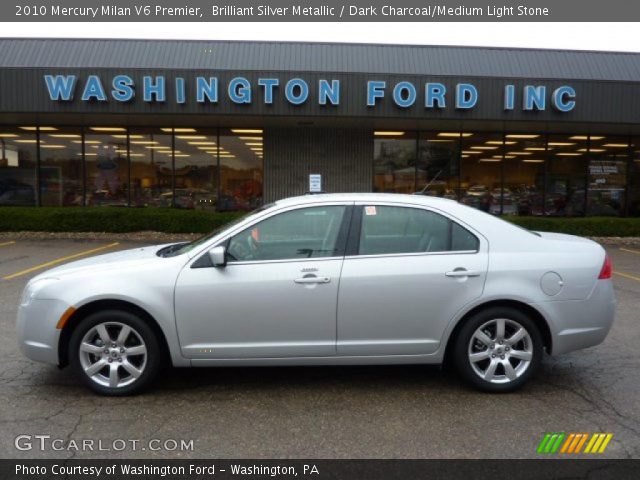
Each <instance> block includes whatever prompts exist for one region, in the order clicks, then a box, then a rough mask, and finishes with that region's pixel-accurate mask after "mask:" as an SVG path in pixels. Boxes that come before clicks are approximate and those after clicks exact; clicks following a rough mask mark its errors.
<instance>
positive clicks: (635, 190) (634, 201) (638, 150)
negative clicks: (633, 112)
mask: <svg viewBox="0 0 640 480" xmlns="http://www.w3.org/2000/svg"><path fill="white" fill-rule="evenodd" d="M631 143H632V145H631V148H632V151H633V156H632V158H631V171H630V172H629V215H630V216H633V217H640V137H634V138H633V140H632V142H631Z"/></svg>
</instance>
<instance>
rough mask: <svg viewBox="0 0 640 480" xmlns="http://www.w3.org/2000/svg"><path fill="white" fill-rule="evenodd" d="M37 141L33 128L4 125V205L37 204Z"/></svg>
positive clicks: (0, 134)
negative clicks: (25, 128) (7, 126)
mask: <svg viewBox="0 0 640 480" xmlns="http://www.w3.org/2000/svg"><path fill="white" fill-rule="evenodd" d="M36 142H37V136H36V133H35V131H33V130H24V129H19V128H0V148H1V149H2V150H0V205H5V206H33V205H35V204H36V164H37V156H38V149H37V144H36Z"/></svg>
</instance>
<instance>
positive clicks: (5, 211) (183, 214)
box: [0, 207, 242, 233]
mask: <svg viewBox="0 0 640 480" xmlns="http://www.w3.org/2000/svg"><path fill="white" fill-rule="evenodd" d="M240 215H242V213H241V212H240V213H236V212H225V213H215V212H207V211H203V210H179V209H173V208H125V207H86V208H84V207H64V208H62V207H40V208H32V207H0V232H21V231H31V232H113V233H122V232H139V231H147V230H150V231H156V232H166V233H207V232H210V231H211V230H213V229H214V228H216V227H219V226H220V225H224V224H225V223H228V222H231V221H232V220H235V219H236V218H238V217H239V216H240Z"/></svg>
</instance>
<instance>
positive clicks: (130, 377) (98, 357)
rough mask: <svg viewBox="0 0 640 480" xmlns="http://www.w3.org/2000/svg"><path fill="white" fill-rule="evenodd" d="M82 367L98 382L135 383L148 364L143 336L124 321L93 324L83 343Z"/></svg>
mask: <svg viewBox="0 0 640 480" xmlns="http://www.w3.org/2000/svg"><path fill="white" fill-rule="evenodd" d="M78 354H79V356H80V366H81V367H82V369H83V370H84V373H85V374H86V375H87V377H89V378H90V379H91V380H92V381H93V382H95V383H97V384H98V385H101V386H104V387H109V388H122V387H126V386H127V385H131V384H132V383H134V382H135V381H136V380H138V378H140V376H141V375H142V374H143V372H144V370H145V367H146V365H147V346H146V345H145V343H144V340H143V339H142V336H141V335H140V334H139V333H138V332H137V331H136V330H135V329H134V328H132V327H131V326H129V325H126V324H124V323H121V322H104V323H99V324H97V325H95V326H93V327H92V328H91V329H89V331H88V332H87V333H86V334H85V335H84V337H83V338H82V341H81V342H80V346H79V352H78Z"/></svg>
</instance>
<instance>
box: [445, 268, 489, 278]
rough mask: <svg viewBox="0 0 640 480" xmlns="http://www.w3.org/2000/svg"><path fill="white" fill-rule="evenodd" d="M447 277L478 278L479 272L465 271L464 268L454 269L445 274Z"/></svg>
mask: <svg viewBox="0 0 640 480" xmlns="http://www.w3.org/2000/svg"><path fill="white" fill-rule="evenodd" d="M445 275H446V276H447V277H479V276H480V272H478V271H476V270H466V269H464V268H456V269H455V270H452V271H450V272H446V273H445Z"/></svg>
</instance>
